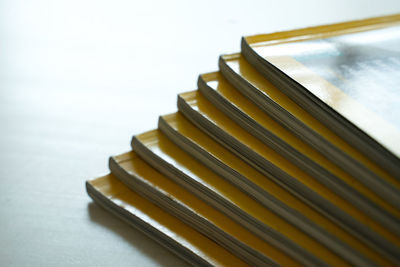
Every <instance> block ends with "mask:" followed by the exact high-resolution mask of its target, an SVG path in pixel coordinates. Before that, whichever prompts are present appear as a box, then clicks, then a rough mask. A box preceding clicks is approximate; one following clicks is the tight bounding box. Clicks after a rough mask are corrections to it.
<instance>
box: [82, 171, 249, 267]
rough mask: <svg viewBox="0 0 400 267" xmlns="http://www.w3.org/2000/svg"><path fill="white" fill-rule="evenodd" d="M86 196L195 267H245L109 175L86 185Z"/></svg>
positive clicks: (214, 244) (220, 248)
mask: <svg viewBox="0 0 400 267" xmlns="http://www.w3.org/2000/svg"><path fill="white" fill-rule="evenodd" d="M86 189H87V193H88V194H89V196H90V197H91V198H92V199H93V200H94V201H95V202H96V203H97V204H99V205H100V206H102V207H103V208H104V209H106V210H107V211H109V212H110V213H112V214H114V215H115V216H117V217H119V218H120V219H121V220H123V221H126V222H127V223H129V224H130V225H132V226H133V227H135V228H137V229H138V230H140V231H142V232H143V233H145V234H147V235H148V236H149V237H151V238H152V239H154V240H155V241H157V242H158V243H160V244H161V245H163V246H164V247H166V248H167V249H168V250H170V251H172V252H173V253H175V254H176V255H177V256H179V257H181V258H182V259H184V260H185V261H187V262H188V263H190V264H192V265H197V266H248V265H247V264H246V263H245V262H243V261H241V260H240V259H238V258H237V257H235V256H234V255H232V254H231V253H229V252H228V251H226V250H225V249H223V248H222V247H221V246H219V245H217V244H216V243H215V242H213V241H211V240H210V239H208V238H206V237H205V236H203V235H202V234H200V233H199V232H197V231H195V230H193V229H192V228H191V227H190V226H188V225H186V224H184V223H183V222H182V221H180V220H178V219H177V218H175V217H173V216H172V215H170V214H168V213H167V212H164V211H163V210H161V209H160V208H158V207H157V206H155V205H154V204H152V203H151V202H149V201H147V200H146V199H144V198H143V197H141V196H140V195H138V194H136V193H134V192H132V191H131V190H129V188H128V187H126V186H125V185H124V184H123V183H122V182H120V181H119V180H118V179H117V178H115V177H114V176H113V175H106V176H103V177H99V178H97V179H94V180H91V181H87V182H86Z"/></svg>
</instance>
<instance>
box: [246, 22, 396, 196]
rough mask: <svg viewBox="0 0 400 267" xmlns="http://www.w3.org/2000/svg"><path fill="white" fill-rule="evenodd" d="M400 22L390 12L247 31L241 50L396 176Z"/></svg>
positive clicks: (286, 91) (305, 105)
mask: <svg viewBox="0 0 400 267" xmlns="http://www.w3.org/2000/svg"><path fill="white" fill-rule="evenodd" d="M399 21H400V16H399V15H393V16H386V17H381V18H373V19H367V20H362V21H353V22H347V23H340V24H334V25H326V26H319V27H312V28H308V29H301V30H296V31H288V32H282V33H275V34H266V35H256V36H249V37H246V38H243V40H242V53H243V56H244V57H245V58H246V59H247V60H248V62H249V63H250V64H252V65H253V66H254V67H255V68H256V69H257V70H258V71H259V72H260V74H261V75H263V76H264V77H266V78H267V79H268V80H270V81H271V83H273V84H274V85H276V86H277V87H278V88H279V89H280V90H282V91H283V92H284V93H285V94H287V95H288V96H289V97H290V98H292V99H293V100H294V101H295V102H296V103H297V104H299V105H300V106H301V107H302V108H304V109H305V110H307V111H308V112H310V113H311V114H313V116H315V117H316V118H317V119H318V120H319V121H321V122H322V123H324V124H325V125H326V126H327V127H328V128H330V129H331V130H332V131H334V132H335V133H336V134H337V135H339V136H341V137H342V138H343V139H344V140H346V141H347V142H348V143H350V144H352V145H354V146H355V147H356V148H357V149H358V150H359V151H361V152H363V153H364V154H365V155H366V156H368V157H369V158H370V159H371V160H373V161H375V162H376V163H378V164H379V165H380V166H381V167H382V168H384V169H385V170H386V171H388V172H390V173H391V174H392V175H393V176H394V177H395V178H396V179H397V180H398V179H400V178H399V177H400V159H399V156H400V146H399V144H398V142H396V140H398V139H399V137H400V132H399V126H398V123H399V121H398V116H397V115H396V114H398V113H396V112H397V111H396V107H397V106H398V103H399V98H398V94H396V92H395V89H394V87H395V86H396V84H398V78H397V77H398V75H397V74H396V73H398V71H399V66H400V65H399V61H398V60H399V59H398V55H399V50H398V47H399V46H398V44H399V40H400V39H399V38H400V36H399V29H400V27H399ZM397 202H398V201H397Z"/></svg>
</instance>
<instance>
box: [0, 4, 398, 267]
mask: <svg viewBox="0 0 400 267" xmlns="http://www.w3.org/2000/svg"><path fill="white" fill-rule="evenodd" d="M395 12H400V1H398V0H394V1H376V0H368V1H363V0H359V1H351V0H348V1H345V0H340V1H338V0H336V1H330V2H325V1H309V0H307V1H242V2H238V1H215V2H214V1H204V2H200V1H128V0H126V1H122V0H115V1H82V0H80V1H75V0H60V1H51V0H39V1H22V0H9V1H2V0H0V149H1V150H0V266H58V265H60V266H68V265H80V266H159V265H164V266H181V265H185V263H184V262H183V261H181V260H180V259H178V258H177V257H176V256H174V255H173V254H171V253H170V252H168V251H167V250H165V249H164V248H163V247H162V246H160V245H158V244H157V243H155V242H154V241H152V240H150V239H149V238H147V237H146V236H145V235H143V234H142V233H140V232H138V231H137V230H135V229H133V228H131V227H129V226H127V225H126V224H125V223H123V222H121V221H119V220H118V219H116V218H114V217H113V216H112V215H110V214H108V213H107V212H105V211H104V210H103V209H101V208H99V207H98V206H96V205H95V204H93V203H92V201H91V200H90V198H89V197H88V196H87V195H86V192H85V188H84V182H85V180H86V179H91V178H94V177H96V176H99V175H102V174H105V173H107V171H108V169H107V160H108V157H109V156H110V155H115V154H118V153H121V152H125V151H128V150H129V142H130V138H131V136H132V135H133V134H137V133H140V132H142V131H146V130H150V129H152V128H154V127H156V124H157V118H158V115H160V114H166V113H170V112H174V111H175V110H176V106H175V103H176V95H177V93H179V92H183V91H187V90H193V89H196V79H197V75H198V74H200V73H203V72H208V71H214V70H216V69H217V59H218V56H219V55H220V54H222V53H232V52H236V51H239V47H240V46H239V43H240V37H241V36H242V35H250V34H255V33H262V32H272V31H277V30H285V29H292V28H298V27H305V26H311V25H316V24H322V23H332V22H338V21H343V20H350V19H360V18H365V17H369V16H378V15H384V14H390V13H395Z"/></svg>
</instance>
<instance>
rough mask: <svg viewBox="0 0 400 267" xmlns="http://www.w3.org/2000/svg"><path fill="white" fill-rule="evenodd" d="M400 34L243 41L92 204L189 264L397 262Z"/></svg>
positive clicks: (395, 28) (349, 32) (377, 28)
mask: <svg viewBox="0 0 400 267" xmlns="http://www.w3.org/2000/svg"><path fill="white" fill-rule="evenodd" d="M399 25H400V15H393V16H386V17H381V18H373V19H367V20H363V21H355V22H346V23H339V24H335V25H328V26H318V27H313V28H308V29H300V30H295V31H287V32H281V33H274V34H262V35H255V36H248V37H244V38H243V39H242V51H241V53H239V54H229V55H222V56H220V58H219V70H218V71H214V72H209V73H205V74H201V75H199V78H198V83H197V84H198V89H197V90H194V91H189V92H185V93H181V94H179V95H178V99H177V110H178V111H177V112H176V113H172V114H168V115H162V116H160V117H159V120H158V129H154V130H150V131H145V132H143V133H141V134H135V135H134V136H133V137H132V139H131V143H130V148H127V149H129V150H130V151H129V152H126V153H122V154H120V155H117V156H112V157H110V159H109V169H110V171H111V174H109V175H107V176H104V177H101V178H98V179H95V180H92V181H88V182H87V183H86V188H87V192H88V194H89V196H90V197H92V199H93V200H94V201H95V202H96V203H98V204H99V205H101V206H103V207H105V208H106V209H107V210H109V211H110V212H111V213H113V214H115V215H117V216H118V217H119V218H121V219H123V220H125V221H127V222H128V223H130V224H131V225H133V226H135V227H137V228H138V229H140V230H141V231H143V232H145V233H146V234H148V235H149V236H150V237H151V238H153V239H155V240H157V241H158V242H160V243H162V244H164V246H165V247H166V248H167V249H169V250H171V251H172V252H174V253H176V254H177V255H178V256H180V257H182V258H183V259H185V260H186V261H187V262H188V263H190V264H192V265H196V266H197V265H200V266H210V265H211V266H246V265H250V266H281V265H283V266H298V265H307V266H325V265H334V266H396V265H399V264H400V204H399V203H400V181H399V180H400V179H399V174H400V167H399V166H400V165H399V164H398V163H399V162H400V161H399V155H398V152H399V151H400V150H399V151H397V150H398V149H399V145H398V144H397V142H396V140H397V139H396V138H398V135H397V134H398V133H397V132H396V131H397V130H398V129H397V128H396V127H397V125H398V124H397V123H398V116H397V114H398V113H397V106H396V103H399V101H398V99H400V95H399V94H397V92H396V91H395V90H394V89H393V88H394V86H396V85H397V83H398V81H399V80H398V78H399V77H400V76H399V75H398V73H400V71H399V72H398V69H397V67H398V66H400V59H399V58H398V57H399V55H400V53H399V52H400V48H399V47H400V46H398V45H399V44H400V42H399V40H400V26H399ZM369 85H371V86H370V87H368V86H369ZM382 86H383V87H384V88H383V89H382ZM365 92H366V93H367V95H365V94H364V95H363V93H365ZM368 101H369V102H368ZM396 101H397V102H396ZM399 136H400V135H399Z"/></svg>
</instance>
